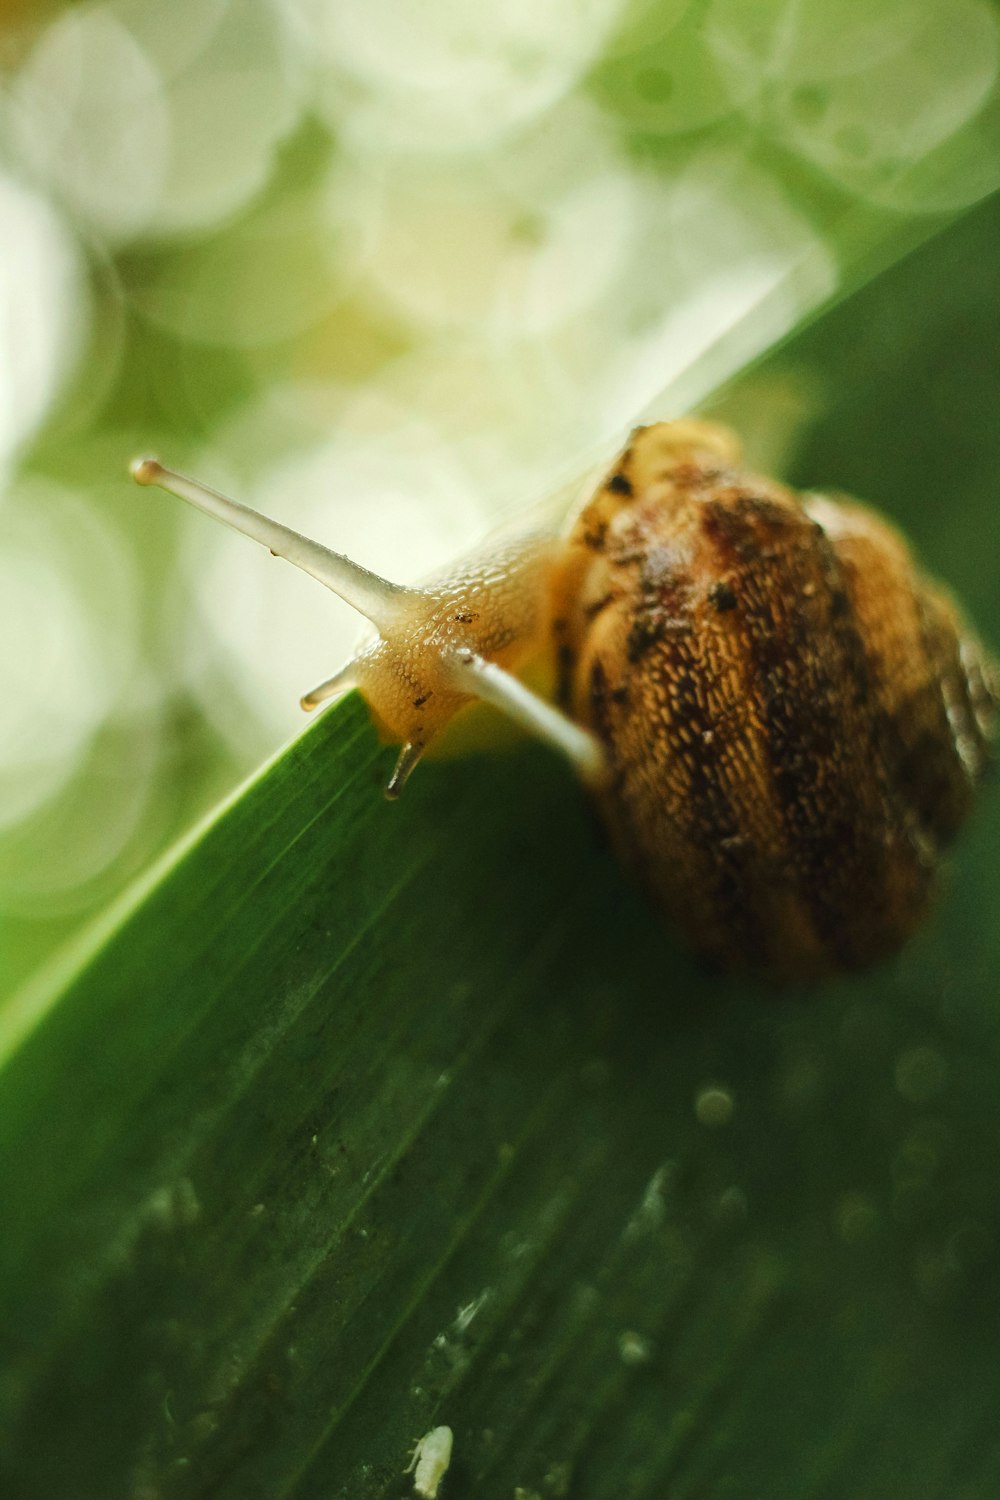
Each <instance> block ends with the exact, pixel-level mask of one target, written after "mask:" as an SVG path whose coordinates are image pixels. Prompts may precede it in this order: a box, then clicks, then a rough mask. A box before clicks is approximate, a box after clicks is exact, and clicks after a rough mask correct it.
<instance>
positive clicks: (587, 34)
mask: <svg viewBox="0 0 1000 1500" xmlns="http://www.w3.org/2000/svg"><path fill="white" fill-rule="evenodd" d="M622 4H623V0H548V3H547V4H544V5H539V4H537V3H536V0H505V3H504V4H502V5H493V6H483V5H470V4H469V3H468V0H368V3H367V4H365V5H351V4H334V5H331V4H329V3H328V0H286V5H287V7H288V10H289V13H290V14H292V15H294V16H295V17H296V19H297V21H298V24H299V26H300V28H301V34H302V39H303V49H304V51H306V52H307V54H308V55H309V56H310V57H311V58H313V59H316V58H318V59H319V61H320V64H321V71H320V75H319V84H318V88H319V99H320V103H321V106H322V107H323V108H324V109H325V111H326V113H327V114H328V116H329V118H330V119H331V120H332V121H333V122H334V123H335V124H336V126H337V128H338V129H339V130H341V131H343V132H344V133H345V134H346V135H347V136H348V137H350V138H352V139H353V140H354V141H356V142H358V143H364V144H365V146H366V147H367V148H368V149H395V150H403V151H414V152H420V151H445V152H451V151H459V152H462V151H469V150H475V149H482V148H484V147H486V146H491V145H494V144H495V143H496V142H497V141H498V140H501V139H502V138H503V137H504V136H506V135H509V134H510V132H511V131H513V130H515V129H516V128H518V127H520V126H523V125H525V124H527V123H528V122H529V121H531V120H533V119H537V118H538V117H539V116H540V115H541V114H543V113H544V112H545V111H547V110H549V109H551V108H552V106H553V105H554V104H556V103H557V102H558V101H559V100H560V99H561V98H562V97H563V96H564V95H565V94H567V93H568V92H569V90H570V89H571V88H572V87H573V86H574V85H575V84H576V83H577V82H578V80H579V79H580V77H581V76H582V74H583V73H584V72H585V71H586V69H587V68H588V67H589V66H590V64H591V63H592V62H593V60H594V58H595V57H596V56H598V55H599V53H600V50H601V48H602V46H603V45H604V43H605V41H606V39H607V38H608V36H609V35H610V33H611V32H612V31H613V29H614V27H615V25H616V23H617V20H618V17H619V15H620V13H621V10H622Z"/></svg>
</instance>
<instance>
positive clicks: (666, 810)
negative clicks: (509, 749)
mask: <svg viewBox="0 0 1000 1500" xmlns="http://www.w3.org/2000/svg"><path fill="white" fill-rule="evenodd" d="M684 425H685V424H676V425H675V426H671V425H667V424H660V425H658V426H654V427H648V428H644V429H640V430H638V431H637V432H636V433H634V434H633V437H632V441H631V443H630V445H629V446H628V448H627V449H626V450H625V452H624V453H623V454H622V455H621V458H620V459H619V461H618V463H617V465H616V466H615V468H614V469H613V471H612V472H611V474H610V475H609V476H608V478H607V479H606V481H605V482H604V484H603V485H602V486H601V488H600V489H599V490H598V492H597V493H596V495H595V496H594V497H593V499H592V500H591V501H590V502H589V504H587V505H585V506H584V508H583V509H582V511H581V512H580V514H579V515H578V517H577V518H576V521H575V524H574V526H573V530H572V532H571V534H570V537H569V543H568V547H567V550H566V553H565V555H564V559H563V565H562V569H561V576H560V579H559V581H558V583H557V590H556V595H557V598H556V607H555V614H554V632H555V636H556V639H557V642H558V648H559V699H560V702H561V704H562V707H563V708H564V710H565V711H566V712H567V713H568V714H569V715H570V716H571V717H572V718H573V719H575V720H577V721H578V722H579V723H581V724H584V725H587V726H590V727H591V728H592V729H593V730H594V731H595V732H596V733H597V734H598V735H599V737H600V739H601V741H602V743H603V744H604V745H605V747H606V748H607V751H608V756H609V761H610V778H609V780H608V781H607V784H606V785H605V787H604V788H603V789H602V790H600V791H599V792H598V794H597V795H598V801H599V806H600V810H601V814H602V816H603V820H604V822H605V824H606V826H607V828H608V830H609V833H610V836H611V839H612V842H613V845H614V847H615V849H616V851H617V853H618V855H619V857H620V858H621V859H622V861H623V862H624V863H625V864H626V865H627V866H628V867H629V868H630V869H631V870H633V871H634V872H635V873H636V875H637V876H638V878H639V879H640V881H641V882H642V884H643V885H644V886H645V887H646V888H647V890H648V891H649V892H650V893H651V894H652V896H653V898H654V899H655V900H656V901H657V903H658V904H659V905H661V906H662V907H663V908H664V909H665V910H666V911H667V912H668V913H669V915H670V916H671V917H672V918H673V920H674V921H675V922H676V923H677V924H678V926H679V927H680V928H681V929H682V930H683V931H684V933H685V934H686V935H687V937H688V938H689V940H690V941H691V942H692V944H693V945H694V946H695V947H696V948H697V949H698V950H699V951H701V952H702V953H704V954H706V955H708V956H709V957H710V958H712V959H714V960H716V961H718V962H719V963H721V964H723V965H725V966H726V967H731V968H740V969H746V970H750V971H753V972H757V973H760V974H764V975H767V976H769V977H773V978H778V979H786V980H787V979H803V978H813V977H816V976H818V975H822V974H826V973H830V972H834V971H838V970H850V969H859V968H864V967H866V966H867V965H869V964H872V963H874V962H876V961H877V960H878V959H881V958H884V957H885V956H886V955H888V954H890V953H892V952H893V951H895V949H897V948H898V947H899V946H900V945H901V944H902V943H903V942H904V941H905V940H906V938H907V937H908V936H909V934H910V933H911V932H912V931H913V929H914V928H915V927H916V926H917V924H918V923H919V922H920V920H921V918H922V917H923V915H924V913H925V912H926V910H927V907H928V904H929V901H930V898H931V895H932V892H933V887H934V882H935V875H936V870H937V866H938V862H939V858H940V855H941V853H942V851H943V850H944V849H946V848H947V846H948V845H949V844H950V843H951V841H952V839H953V838H954V836H955V834H956V832H957V830H958V828H959V826H960V824H961V822H962V820H963V819H964V817H965V815H966V813H967V811H968V809H969V807H970V805H971V802H972V798H973V793H974V790H975V787H976V784H977V782H978V781H979V780H980V778H981V777H982V775H983V773H984V772H985V770H986V768H987V766H988V764H989V759H990V744H991V739H992V735H993V729H994V718H995V708H996V699H995V696H994V688H993V683H995V680H996V679H995V676H994V675H993V673H992V671H991V669H990V668H988V667H987V666H986V664H985V663H984V658H983V653H982V651H981V649H980V647H979V645H978V643H977V642H976V640H975V638H974V637H973V636H972V634H971V633H970V631H969V629H968V626H967V625H966V624H965V623H964V621H963V620H962V618H961V615H960V614H959V612H958V610H957V609H956V607H955V605H954V604H953V603H952V601H951V599H950V598H949V597H948V596H947V594H946V593H945V592H944V591H943V590H941V589H940V588H939V587H938V586H937V585H936V584H934V583H933V582H931V581H930V580H929V579H928V578H927V577H926V576H925V575H924V574H923V573H922V572H921V571H920V569H919V568H918V567H917V566H916V564H915V563H914V561H913V559H912V557H911V555H910V553H909V550H908V548H907V546H906V544H905V543H904V541H903V539H902V538H901V536H900V535H899V534H898V532H896V531H895V530H894V529H893V528H892V527H891V526H890V525H888V523H887V522H885V521H884V520H882V519H881V518H880V517H879V516H877V515H876V514H875V513H874V512H873V511H871V510H869V509H868V508H867V507H865V506H863V505H859V504H856V503H854V502H851V501H846V500H832V499H825V498H821V497H816V496H808V495H807V496H804V497H799V496H797V495H795V494H794V493H792V492H791V491H790V490H788V489H786V488H784V487H783V486H781V485H778V484H775V483H773V482H772V481H769V480H766V479H761V478H759V477H757V476H755V475H752V474H748V473H746V472H744V471H743V470H742V469H740V468H739V467H737V466H736V464H735V463H734V457H735V455H734V453H733V452H732V449H731V447H728V446H727V444H726V443H725V442H724V441H722V440H721V437H722V435H721V434H719V433H718V430H717V429H702V430H701V431H699V429H698V428H697V427H696V426H695V424H686V425H687V429H688V431H689V433H690V435H691V439H692V441H691V442H686V441H685V442H680V441H679V439H680V438H681V436H682V432H681V430H679V429H681V428H683V427H684Z"/></svg>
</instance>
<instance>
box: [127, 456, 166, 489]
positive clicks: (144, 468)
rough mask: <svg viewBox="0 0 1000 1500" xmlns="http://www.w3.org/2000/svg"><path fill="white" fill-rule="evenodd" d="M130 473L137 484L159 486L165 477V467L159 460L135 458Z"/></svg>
mask: <svg viewBox="0 0 1000 1500" xmlns="http://www.w3.org/2000/svg"><path fill="white" fill-rule="evenodd" d="M128 471H129V473H130V474H131V476H132V478H133V479H134V480H135V482H136V484H158V483H159V481H160V479H161V477H162V475H163V465H162V464H161V463H160V460H159V459H158V458H134V459H133V460H132V462H131V463H130V464H129V466H128Z"/></svg>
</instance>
